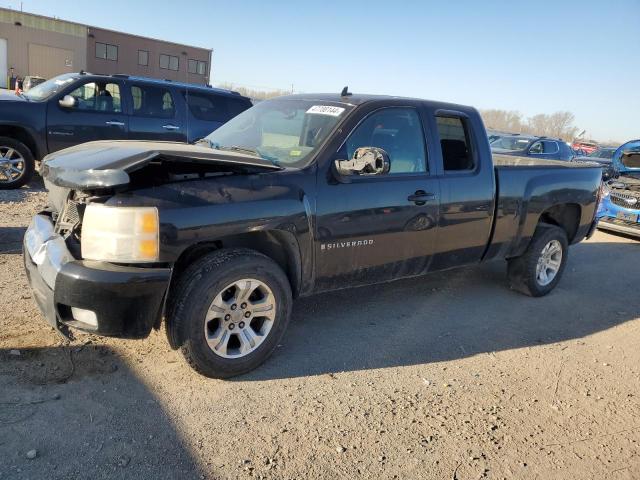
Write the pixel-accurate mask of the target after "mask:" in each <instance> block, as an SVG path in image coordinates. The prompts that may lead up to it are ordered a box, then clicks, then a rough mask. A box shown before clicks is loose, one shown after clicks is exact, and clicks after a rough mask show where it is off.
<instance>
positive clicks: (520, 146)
mask: <svg viewBox="0 0 640 480" xmlns="http://www.w3.org/2000/svg"><path fill="white" fill-rule="evenodd" d="M530 141H531V139H529V138H523V137H500V138H497V139H495V140H494V141H493V142H492V143H491V148H502V149H504V150H524V149H525V148H527V145H529V142H530Z"/></svg>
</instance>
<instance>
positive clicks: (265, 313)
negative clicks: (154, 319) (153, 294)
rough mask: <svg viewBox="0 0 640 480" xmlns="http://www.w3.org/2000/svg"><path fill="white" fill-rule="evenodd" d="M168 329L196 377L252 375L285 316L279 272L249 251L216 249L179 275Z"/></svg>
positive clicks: (286, 289)
mask: <svg viewBox="0 0 640 480" xmlns="http://www.w3.org/2000/svg"><path fill="white" fill-rule="evenodd" d="M171 297H172V299H173V300H171V301H170V303H169V309H168V316H167V318H168V322H169V323H168V329H169V330H170V331H169V335H170V338H172V339H176V340H177V343H178V345H180V349H181V351H182V354H183V355H184V357H185V359H186V360H187V362H188V363H189V365H191V366H192V367H193V368H194V369H195V370H196V371H197V372H199V373H201V374H203V375H206V376H207V377H212V378H229V377H232V376H235V375H240V374H242V373H245V372H248V371H250V370H253V369H254V368H256V367H257V366H258V365H260V364H261V363H262V362H264V361H265V360H266V359H267V358H268V357H269V355H271V353H272V352H273V350H274V349H275V348H276V346H277V345H278V342H279V341H280V340H281V338H282V336H283V335H284V332H285V330H286V328H287V324H288V323H289V317H290V315H291V303H292V300H291V287H290V285H289V281H288V279H287V277H286V275H285V274H284V272H283V271H282V269H281V268H280V267H279V266H278V265H277V264H276V263H275V262H274V261H273V260H271V259H270V258H268V257H266V256H264V255H262V254H260V253H258V252H255V251H253V250H245V249H237V250H235V249H234V250H220V251H218V252H215V253H212V254H209V255H207V256H205V257H203V258H201V259H200V260H198V261H197V262H195V263H194V264H192V265H191V266H189V267H188V268H187V269H186V270H185V271H184V272H183V273H182V274H181V275H180V278H179V280H178V283H177V285H176V287H175V291H174V293H173V294H171Z"/></svg>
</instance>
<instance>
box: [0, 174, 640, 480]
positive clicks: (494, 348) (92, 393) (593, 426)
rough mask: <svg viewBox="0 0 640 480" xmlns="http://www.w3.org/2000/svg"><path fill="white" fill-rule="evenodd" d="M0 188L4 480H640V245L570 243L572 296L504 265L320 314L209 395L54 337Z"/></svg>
mask: <svg viewBox="0 0 640 480" xmlns="http://www.w3.org/2000/svg"><path fill="white" fill-rule="evenodd" d="M44 203H45V194H44V192H43V190H42V187H41V186H40V187H38V186H36V187H32V188H30V189H26V188H23V189H21V190H19V191H10V192H2V191H0V287H1V291H2V301H1V302H0V479H8V478H10V479H14V478H15V479H39V478H47V479H75V478H83V479H84V478H87V479H103V478H127V479H131V478H181V479H184V478H207V479H214V478H215V479H232V478H251V477H255V478H269V479H271V478H274V479H294V478H297V479H309V478H323V479H324V478H327V479H335V478H367V479H379V478H407V479H413V478H415V479H417V478H420V479H431V478H433V479H457V480H463V479H478V478H492V479H501V478H505V479H511V478H531V479H568V478H571V479H583V478H593V479H603V478H607V479H609V478H611V479H632V478H640V445H639V442H640V402H639V400H640V381H639V373H640V366H639V365H640V350H639V349H638V344H639V340H640V318H639V317H640V296H638V294H637V283H638V278H639V276H638V266H639V265H640V243H639V242H636V241H633V240H630V239H627V238H623V237H616V236H612V235H608V234H605V233H602V232H598V233H596V235H595V236H594V237H593V238H592V239H591V240H589V241H587V242H584V243H582V244H580V245H578V246H575V247H572V249H571V258H570V263H569V266H568V269H567V271H566V272H565V277H564V278H563V280H562V282H561V283H560V286H559V287H558V288H557V289H556V290H555V291H554V292H553V293H552V294H551V295H549V296H547V297H545V298H541V299H533V298H528V297H524V296H522V295H519V294H517V293H514V292H511V291H510V290H509V289H508V288H507V286H506V281H505V275H504V264H502V263H495V264H491V265H483V266H481V267H473V268H466V269H462V270H457V271H451V272H447V273H445V274H435V275H432V276H429V277H425V278H422V279H413V280H409V281H399V282H395V283H392V284H387V285H380V286H375V287H369V288H361V289H355V290H345V291H341V292H337V293H332V294H325V295H320V296H317V297H314V298H309V299H304V300H301V301H299V302H297V303H296V304H295V307H294V314H293V320H292V323H291V327H290V330H289V332H288V333H287V335H286V337H285V339H284V341H283V344H282V345H281V346H280V348H278V349H277V351H276V353H275V355H274V356H273V357H272V358H271V359H270V360H269V362H268V363H267V364H266V365H264V366H263V367H261V368H260V369H258V370H257V371H255V372H253V373H251V374H248V375H245V376H243V377H240V378H237V379H234V380H231V381H216V380H208V379H205V378H203V377H200V376H198V375H197V374H195V373H194V372H193V371H191V370H190V369H189V368H188V367H187V366H186V364H185V363H184V362H183V361H182V359H181V357H180V355H179V354H178V353H177V352H173V351H171V350H170V349H169V348H168V346H167V343H166V340H165V337H164V333H163V332H157V333H153V334H152V335H151V337H150V338H149V339H147V340H146V341H122V340H116V339H106V338H98V337H94V336H79V338H78V339H77V340H76V341H74V342H73V343H72V344H65V343H64V342H62V341H61V340H60V339H59V338H58V337H57V336H56V335H55V334H54V333H53V331H52V330H51V329H50V328H48V327H47V325H46V324H45V323H44V321H43V318H42V316H41V315H40V313H39V312H38V310H37V308H36V307H35V305H34V303H33V299H32V297H31V292H30V291H29V289H28V286H27V282H26V278H25V275H24V273H23V267H22V259H21V253H20V245H21V238H22V235H23V234H24V229H25V227H26V225H27V224H28V222H29V219H30V216H31V215H32V214H33V213H34V212H36V211H37V210H38V209H39V208H40V207H41V206H42V205H43V204H44Z"/></svg>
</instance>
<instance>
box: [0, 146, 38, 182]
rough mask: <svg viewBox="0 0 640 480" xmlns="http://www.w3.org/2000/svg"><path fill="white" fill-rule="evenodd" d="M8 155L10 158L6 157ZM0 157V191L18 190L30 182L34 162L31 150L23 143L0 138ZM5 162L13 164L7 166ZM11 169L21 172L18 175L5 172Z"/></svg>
mask: <svg viewBox="0 0 640 480" xmlns="http://www.w3.org/2000/svg"><path fill="white" fill-rule="evenodd" d="M8 154H9V155H10V156H7V155H8ZM0 157H2V158H0V190H9V189H13V188H20V187H21V186H23V185H24V184H26V183H27V182H28V181H29V180H31V177H32V176H33V171H34V170H35V160H34V159H33V154H32V153H31V150H29V147H27V146H26V145H25V144H24V143H22V142H19V141H18V140H14V139H13V138H9V137H0ZM5 157H7V158H5ZM5 162H14V164H13V165H9V164H7V163H5ZM16 162H17V163H16ZM3 167H4V168H3ZM11 167H13V168H18V169H19V170H21V173H20V175H18V174H17V173H15V172H13V171H9V170H5V168H7V169H8V168H11Z"/></svg>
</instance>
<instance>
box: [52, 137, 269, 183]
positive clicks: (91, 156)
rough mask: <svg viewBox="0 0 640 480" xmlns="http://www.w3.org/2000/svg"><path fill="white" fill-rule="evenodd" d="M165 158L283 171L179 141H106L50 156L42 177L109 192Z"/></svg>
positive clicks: (240, 155) (256, 160)
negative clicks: (151, 164) (156, 160)
mask: <svg viewBox="0 0 640 480" xmlns="http://www.w3.org/2000/svg"><path fill="white" fill-rule="evenodd" d="M159 157H162V158H163V159H165V160H167V159H168V160H170V161H175V162H190V163H202V164H214V165H244V166H247V167H250V168H253V169H255V170H258V171H259V170H264V171H268V170H280V169H281V167H278V166H276V165H273V164H272V163H271V162H269V161H267V160H263V159H261V158H257V157H254V156H251V155H247V154H245V153H241V152H229V151H221V150H214V149H211V148H209V147H206V146H204V145H202V146H201V145H190V144H186V143H175V142H144V141H129V140H122V141H118V140H102V141H97V142H88V143H83V144H80V145H76V146H74V147H70V148H66V149H64V150H60V151H58V152H55V153H52V154H49V155H47V156H46V157H45V158H44V160H43V163H42V168H41V174H42V176H43V177H44V179H45V180H46V181H47V182H50V183H52V184H54V185H57V186H60V187H66V188H75V189H106V188H114V187H119V186H124V185H127V184H128V183H129V173H130V172H133V171H135V170H138V169H140V168H142V167H144V166H145V165H147V164H148V163H149V162H151V161H153V160H154V159H157V158H159Z"/></svg>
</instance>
